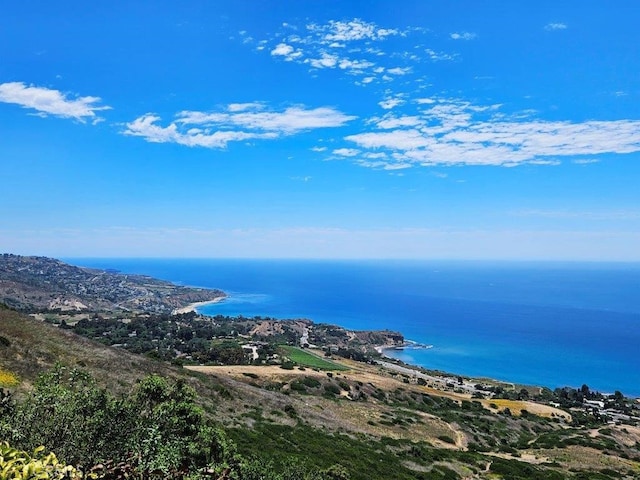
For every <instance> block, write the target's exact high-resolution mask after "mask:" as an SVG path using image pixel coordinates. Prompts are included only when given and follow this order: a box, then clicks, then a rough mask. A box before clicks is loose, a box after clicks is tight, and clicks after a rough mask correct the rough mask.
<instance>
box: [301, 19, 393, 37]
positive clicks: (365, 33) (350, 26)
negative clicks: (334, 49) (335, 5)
mask: <svg viewBox="0 0 640 480" xmlns="http://www.w3.org/2000/svg"><path fill="white" fill-rule="evenodd" d="M307 30H309V31H311V32H314V33H316V34H318V36H319V37H320V38H321V39H322V40H323V41H324V42H325V43H333V42H352V41H355V40H383V39H384V38H386V37H388V36H391V35H399V34H400V32H399V31H398V30H395V29H387V28H380V27H378V26H377V25H376V24H374V23H369V22H365V21H363V20H360V19H359V18H355V19H353V20H351V21H348V22H343V21H335V20H331V21H330V22H329V23H328V24H326V25H317V24H309V25H307Z"/></svg>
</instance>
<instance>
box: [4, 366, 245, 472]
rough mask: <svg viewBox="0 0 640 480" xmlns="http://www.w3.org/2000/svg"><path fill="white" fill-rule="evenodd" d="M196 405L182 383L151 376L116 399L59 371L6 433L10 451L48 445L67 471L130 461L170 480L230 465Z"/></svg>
mask: <svg viewBox="0 0 640 480" xmlns="http://www.w3.org/2000/svg"><path fill="white" fill-rule="evenodd" d="M194 398H195V393H194V391H193V390H192V389H191V388H189V387H187V386H186V385H185V384H184V383H182V382H180V381H178V382H176V383H175V384H172V385H171V384H169V383H168V382H167V381H166V380H165V379H164V378H161V377H158V376H150V377H147V378H145V379H144V380H142V381H141V382H140V383H139V384H138V386H137V387H136V389H135V390H134V391H133V392H132V393H131V395H129V396H128V397H126V398H122V399H118V398H115V397H113V396H112V395H111V394H110V393H108V392H107V391H106V390H103V389H100V388H98V387H97V386H96V384H95V381H94V380H93V379H92V378H91V377H90V376H89V375H88V374H86V373H84V372H82V371H80V370H77V369H73V370H68V369H66V368H63V367H57V368H56V369H54V370H53V371H52V372H50V373H48V374H46V375H43V376H42V377H41V378H40V379H39V381H38V382H37V384H36V385H35V389H34V391H33V392H32V393H31V394H30V395H29V396H28V397H27V398H26V399H25V400H24V401H23V402H21V403H19V404H18V405H17V406H16V407H15V409H14V412H13V414H12V415H10V416H7V415H3V416H2V421H1V424H2V425H1V426H0V429H1V430H2V433H3V436H4V437H5V438H6V439H8V440H10V442H11V443H12V445H16V446H17V447H19V448H22V449H25V450H32V449H34V448H35V447H37V446H39V445H46V446H47V448H48V449H51V450H53V451H55V452H56V454H57V455H58V457H59V458H61V459H62V460H64V461H66V462H67V463H70V464H75V465H84V466H85V467H88V466H91V465H94V464H97V463H100V462H109V461H112V463H113V462H114V461H127V462H129V463H131V464H133V465H135V469H136V470H137V471H140V472H151V471H161V472H164V473H165V474H167V475H169V474H172V473H175V472H179V471H193V470H197V469H199V468H203V467H205V466H207V465H209V464H211V463H212V462H213V463H220V462H223V461H224V462H228V461H230V460H232V459H233V451H232V449H230V448H229V447H228V445H227V444H226V443H225V437H224V435H222V434H221V433H220V432H218V431H217V430H216V429H214V428H213V427H211V426H210V425H207V423H206V422H205V420H204V417H203V413H202V411H201V409H200V408H199V407H197V406H196V405H195V403H194Z"/></svg>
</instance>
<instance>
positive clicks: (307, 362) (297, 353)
mask: <svg viewBox="0 0 640 480" xmlns="http://www.w3.org/2000/svg"><path fill="white" fill-rule="evenodd" d="M280 350H281V351H282V354H283V355H284V356H285V357H288V358H289V359H290V360H291V361H292V362H293V363H295V364H297V365H300V366H302V367H309V368H318V369H320V370H348V368H347V367H345V366H343V365H340V364H338V363H334V362H330V361H329V360H325V359H324V358H322V357H319V356H317V355H314V354H313V353H310V352H308V351H306V350H302V349H301V348H298V347H291V346H289V345H282V346H281V347H280Z"/></svg>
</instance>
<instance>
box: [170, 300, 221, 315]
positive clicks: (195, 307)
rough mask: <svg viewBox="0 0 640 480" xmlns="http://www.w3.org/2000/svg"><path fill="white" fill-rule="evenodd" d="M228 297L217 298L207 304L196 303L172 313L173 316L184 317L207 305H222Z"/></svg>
mask: <svg viewBox="0 0 640 480" xmlns="http://www.w3.org/2000/svg"><path fill="white" fill-rule="evenodd" d="M226 298H227V296H226V295H225V296H223V297H217V298H214V299H213V300H207V301H206V302H194V303H190V304H189V305H187V306H186V307H181V308H176V309H174V310H173V311H172V312H171V315H182V314H184V313H191V312H196V313H197V312H198V308H199V307H204V306H205V305H213V304H214V303H220V302H222V301H223V300H225V299H226Z"/></svg>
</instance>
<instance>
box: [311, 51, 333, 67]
mask: <svg viewBox="0 0 640 480" xmlns="http://www.w3.org/2000/svg"><path fill="white" fill-rule="evenodd" d="M309 63H310V64H311V66H312V67H313V68H334V67H335V66H336V65H337V63H338V57H337V56H336V55H329V54H327V53H325V52H323V53H322V55H321V56H320V58H311V59H309Z"/></svg>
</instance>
